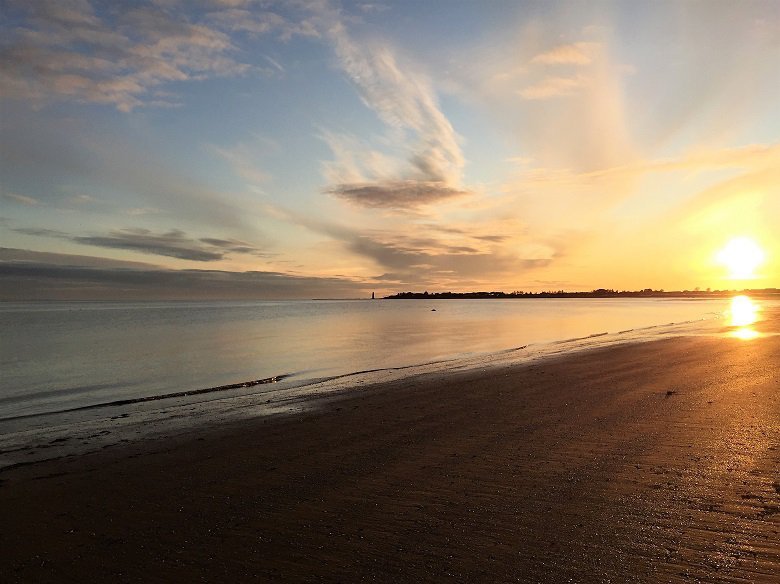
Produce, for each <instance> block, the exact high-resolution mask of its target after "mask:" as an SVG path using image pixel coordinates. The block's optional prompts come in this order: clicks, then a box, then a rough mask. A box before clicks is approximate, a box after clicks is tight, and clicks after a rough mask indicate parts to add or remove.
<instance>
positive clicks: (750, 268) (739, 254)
mask: <svg viewBox="0 0 780 584" xmlns="http://www.w3.org/2000/svg"><path fill="white" fill-rule="evenodd" d="M764 258H765V254H764V250H762V249H761V247H760V246H759V245H758V244H757V243H756V242H755V241H754V240H753V239H751V238H749V237H735V238H733V239H731V240H729V242H728V243H726V245H725V246H723V248H722V249H721V250H720V251H719V252H718V253H717V255H716V256H715V259H716V260H717V262H718V263H719V264H721V265H723V266H725V267H726V269H727V270H728V271H729V278H730V279H732V280H750V279H751V278H755V277H756V268H758V266H760V265H761V264H762V263H764Z"/></svg>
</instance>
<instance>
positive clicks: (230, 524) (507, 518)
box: [0, 311, 780, 583]
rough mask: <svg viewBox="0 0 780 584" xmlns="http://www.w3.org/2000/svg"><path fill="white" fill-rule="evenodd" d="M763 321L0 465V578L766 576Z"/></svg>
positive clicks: (770, 457)
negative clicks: (749, 336)
mask: <svg viewBox="0 0 780 584" xmlns="http://www.w3.org/2000/svg"><path fill="white" fill-rule="evenodd" d="M778 320H780V319H778V315H777V313H776V311H774V312H773V313H772V314H771V315H768V318H767V319H766V320H765V321H763V322H762V323H760V324H759V325H757V326H756V327H755V328H756V330H757V331H758V332H759V333H763V334H764V336H761V337H759V338H755V339H753V340H749V341H743V340H740V339H738V338H733V337H728V336H726V335H724V334H722V335H720V336H708V335H703V336H689V337H674V338H666V339H661V340H657V341H653V342H649V343H621V344H617V345H614V346H606V347H601V348H596V349H592V350H588V351H581V352H575V353H571V354H567V355H565V356H558V357H555V358H550V359H543V360H539V361H532V362H529V363H521V364H516V365H512V364H506V365H497V366H493V367H486V368H484V369H466V370H462V371H455V372H451V373H448V374H447V375H446V376H442V375H437V374H435V373H431V374H421V375H418V376H411V377H409V376H407V377H402V378H398V379H395V380H386V381H384V382H383V383H379V384H375V385H371V386H370V387H367V388H365V389H363V390H361V391H343V392H340V393H335V394H331V395H329V396H325V397H322V398H320V399H316V400H314V402H313V403H315V404H316V407H312V408H308V409H305V410H303V411H300V412H297V413H295V415H287V414H282V415H272V416H265V417H254V418H230V419H225V420H224V421H223V422H222V423H221V424H217V425H210V426H207V427H203V428H201V429H198V430H193V429H190V430H188V431H186V432H182V433H180V434H175V433H174V434H168V435H166V436H157V437H154V436H150V437H149V438H148V439H145V440H138V441H132V442H128V443H122V444H120V445H114V446H112V447H109V448H105V449H101V450H99V451H97V452H91V453H88V454H83V455H74V456H65V457H62V458H58V459H56V460H49V461H45V462H39V463H36V464H29V465H25V466H19V467H16V468H11V469H6V470H5V471H2V472H0V508H3V509H4V512H3V514H4V524H5V527H6V529H4V530H2V532H0V546H2V548H3V549H4V551H5V553H4V557H5V561H4V563H3V564H2V566H0V579H2V580H3V581H8V582H23V581H31V580H38V581H41V580H44V581H45V580H52V579H60V580H68V579H90V580H93V581H105V580H108V579H109V578H111V579H114V580H118V581H122V582H125V581H127V582H131V581H170V580H171V579H180V580H181V579H192V580H197V579H198V578H201V579H207V580H218V579H222V580H224V579H227V578H234V579H238V580H241V581H245V580H279V581H290V582H292V581H328V582H330V581H333V582H336V581H357V580H361V579H365V580H375V581H396V582H419V581H440V580H444V579H448V580H453V581H484V582H491V581H508V580H520V581H534V582H561V581H567V579H571V580H572V581H577V582H604V581H610V580H611V581H620V582H628V581H632V582H690V581H699V582H740V581H751V582H767V583H769V582H773V581H774V578H775V577H776V574H777V573H778V571H780V543H778V542H780V535H778V533H779V532H780V472H779V471H778V469H780V377H779V376H778V370H777V365H776V363H777V362H778V360H780V337H778V336H777V335H776V333H777V332H778V331H779V330H780V327H778ZM351 381H352V382H355V381H356V380H355V379H353V380H351ZM181 415H182V416H185V417H186V416H187V413H186V411H183V412H181ZM118 421H122V420H118ZM1 456H2V455H0V457H1Z"/></svg>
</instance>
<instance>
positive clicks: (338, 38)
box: [320, 9, 466, 209]
mask: <svg viewBox="0 0 780 584" xmlns="http://www.w3.org/2000/svg"><path fill="white" fill-rule="evenodd" d="M320 16H321V17H322V18H323V23H324V24H323V26H324V28H325V31H326V32H325V36H326V38H327V39H328V40H329V41H330V43H331V45H332V47H333V50H334V52H335V54H336V56H337V58H338V63H339V66H340V68H341V69H343V71H344V72H345V73H346V74H347V75H348V76H349V78H350V80H351V81H352V83H353V84H354V86H355V88H356V89H357V91H358V93H359V95H360V98H361V100H362V101H363V103H364V104H365V105H366V106H367V107H368V108H370V109H371V110H372V111H373V112H374V113H375V114H376V115H377V117H378V118H379V119H380V120H381V121H382V122H383V123H384V124H385V126H386V127H387V129H388V132H389V136H390V139H391V141H392V142H393V143H394V145H395V149H396V151H400V152H403V153H404V154H403V155H402V156H403V157H401V158H399V156H398V155H397V154H393V155H388V154H384V153H382V152H378V151H377V150H376V149H372V148H369V149H361V150H360V151H355V150H349V149H345V148H344V147H343V145H344V143H345V142H347V141H349V140H350V137H348V136H338V135H335V134H329V135H326V136H325V139H326V141H327V142H328V143H329V145H330V146H331V149H332V151H333V152H334V154H335V155H336V159H335V160H333V161H331V162H329V163H326V165H325V173H326V176H327V177H328V178H329V180H330V181H331V185H330V186H329V187H327V188H326V189H325V190H326V192H328V193H330V194H333V195H335V196H337V197H339V198H342V199H344V200H347V201H349V202H351V203H353V204H355V205H358V206H364V207H387V208H395V209H406V208H413V207H416V206H420V205H426V204H430V203H433V202H438V201H441V200H444V199H448V198H451V197H455V196H460V195H463V194H465V193H466V191H465V190H464V189H463V188H462V187H461V184H460V183H461V179H462V173H463V166H464V164H465V160H464V157H463V153H462V151H461V148H460V144H459V138H458V136H457V134H456V132H455V130H454V128H453V127H452V124H451V123H450V121H449V120H448V119H447V117H446V116H445V115H444V113H443V112H442V111H441V109H440V107H439V104H438V99H437V96H436V92H435V90H434V88H433V86H432V84H431V81H430V80H429V79H428V78H427V77H426V76H425V75H424V74H422V73H421V72H419V71H416V70H415V69H414V67H413V66H412V65H411V64H409V63H401V62H400V60H399V59H398V57H397V55H396V53H395V51H394V50H392V49H391V48H390V47H389V46H387V45H386V44H379V43H375V42H366V41H363V42H359V41H357V40H355V39H354V38H353V37H352V35H351V34H350V33H349V31H348V30H347V27H346V25H345V24H344V23H343V22H342V21H341V20H340V18H339V17H338V14H336V13H335V12H334V11H332V10H328V9H325V10H321V11H320Z"/></svg>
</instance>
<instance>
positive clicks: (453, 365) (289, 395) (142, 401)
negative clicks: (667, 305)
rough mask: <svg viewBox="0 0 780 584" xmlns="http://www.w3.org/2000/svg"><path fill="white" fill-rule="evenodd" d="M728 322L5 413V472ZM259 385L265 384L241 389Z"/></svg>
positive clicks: (0, 433)
mask: <svg viewBox="0 0 780 584" xmlns="http://www.w3.org/2000/svg"><path fill="white" fill-rule="evenodd" d="M722 328H723V327H722V323H721V322H720V319H719V317H713V318H708V319H706V318H705V319H698V320H690V321H684V322H678V323H666V324H656V325H650V326H646V327H638V328H633V329H627V330H623V331H618V332H614V333H607V332H603V333H593V334H589V335H587V336H582V337H575V338H570V339H560V340H554V341H548V342H541V343H530V344H528V345H522V346H519V347H511V348H507V349H502V350H499V351H491V352H487V353H476V354H471V355H469V354H465V355H460V356H452V357H450V358H443V359H439V360H436V361H431V362H426V363H417V364H411V365H401V366H397V367H385V368H379V369H370V370H364V371H355V372H349V373H344V374H340V375H332V376H327V377H323V378H313V379H296V378H295V376H293V375H279V376H276V377H274V378H268V379H262V380H254V381H250V382H238V383H232V384H229V385H225V386H218V387H215V388H206V389H196V390H189V391H180V392H174V393H170V394H165V395H161V396H148V397H142V398H137V399H127V400H117V401H115V402H106V403H98V404H92V405H87V406H80V407H75V408H70V409H66V410H61V411H52V412H45V413H33V414H24V415H18V416H12V417H8V418H2V419H0V472H2V470H3V469H4V468H11V467H15V466H17V465H20V464H21V465H27V464H32V463H36V462H39V461H45V460H51V459H57V458H61V457H64V456H78V455H82V454H87V453H90V452H94V451H97V450H103V449H105V448H111V447H114V446H116V445H120V444H126V443H129V442H134V441H138V440H146V439H150V438H151V439H156V438H164V437H165V436H168V435H180V434H187V433H189V432H193V431H194V432H197V431H199V429H201V428H207V427H210V426H220V425H223V424H226V423H229V422H233V421H236V420H243V419H251V418H255V417H267V416H278V415H289V414H296V413H301V412H305V411H307V410H310V409H316V408H318V407H322V406H323V405H325V404H327V403H328V402H329V401H330V400H333V399H341V398H342V397H344V396H343V395H342V394H349V393H351V392H356V391H365V390H366V388H370V387H374V386H382V385H384V384H387V383H393V382H403V381H404V380H405V379H413V378H417V377H423V378H431V379H434V380H435V381H436V382H439V383H446V382H447V380H448V378H449V377H450V376H451V375H453V374H454V373H463V372H469V371H476V370H483V371H484V370H486V369H494V368H501V367H514V366H522V365H524V364H530V363H533V362H542V361H545V360H555V359H565V358H567V357H568V356H570V355H576V354H577V353H579V352H582V351H592V350H598V349H602V348H605V347H611V346H618V345H622V344H630V343H644V342H652V341H655V340H658V339H659V338H661V339H662V338H674V337H677V336H681V335H682V336H685V335H701V334H704V335H707V334H720V333H719V332H718V331H719V330H721V329H722ZM258 381H259V382H258ZM258 386H259V387H261V388H262V390H260V391H257V390H256V389H253V391H250V392H243V391H241V390H243V389H246V388H257V387H258ZM266 386H267V387H266ZM234 390H238V391H234ZM196 396H197V397H196Z"/></svg>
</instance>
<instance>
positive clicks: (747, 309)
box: [726, 295, 759, 341]
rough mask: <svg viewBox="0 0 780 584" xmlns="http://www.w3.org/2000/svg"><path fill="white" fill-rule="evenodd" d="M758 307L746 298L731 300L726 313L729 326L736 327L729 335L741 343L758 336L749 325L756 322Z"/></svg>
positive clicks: (738, 297) (740, 297)
mask: <svg viewBox="0 0 780 584" xmlns="http://www.w3.org/2000/svg"><path fill="white" fill-rule="evenodd" d="M758 312H759V307H758V304H756V303H755V302H753V301H752V300H751V299H750V298H749V297H748V296H744V295H741V296H735V297H734V298H732V299H731V306H730V308H729V309H728V310H727V311H726V316H727V317H728V318H729V324H730V325H731V326H733V327H736V330H733V331H731V333H730V335H731V336H732V337H736V338H738V339H742V340H743V341H749V340H751V339H755V338H756V337H757V336H758V332H756V331H755V330H754V329H753V328H752V327H751V325H753V324H755V323H756V321H757V320H758Z"/></svg>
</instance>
